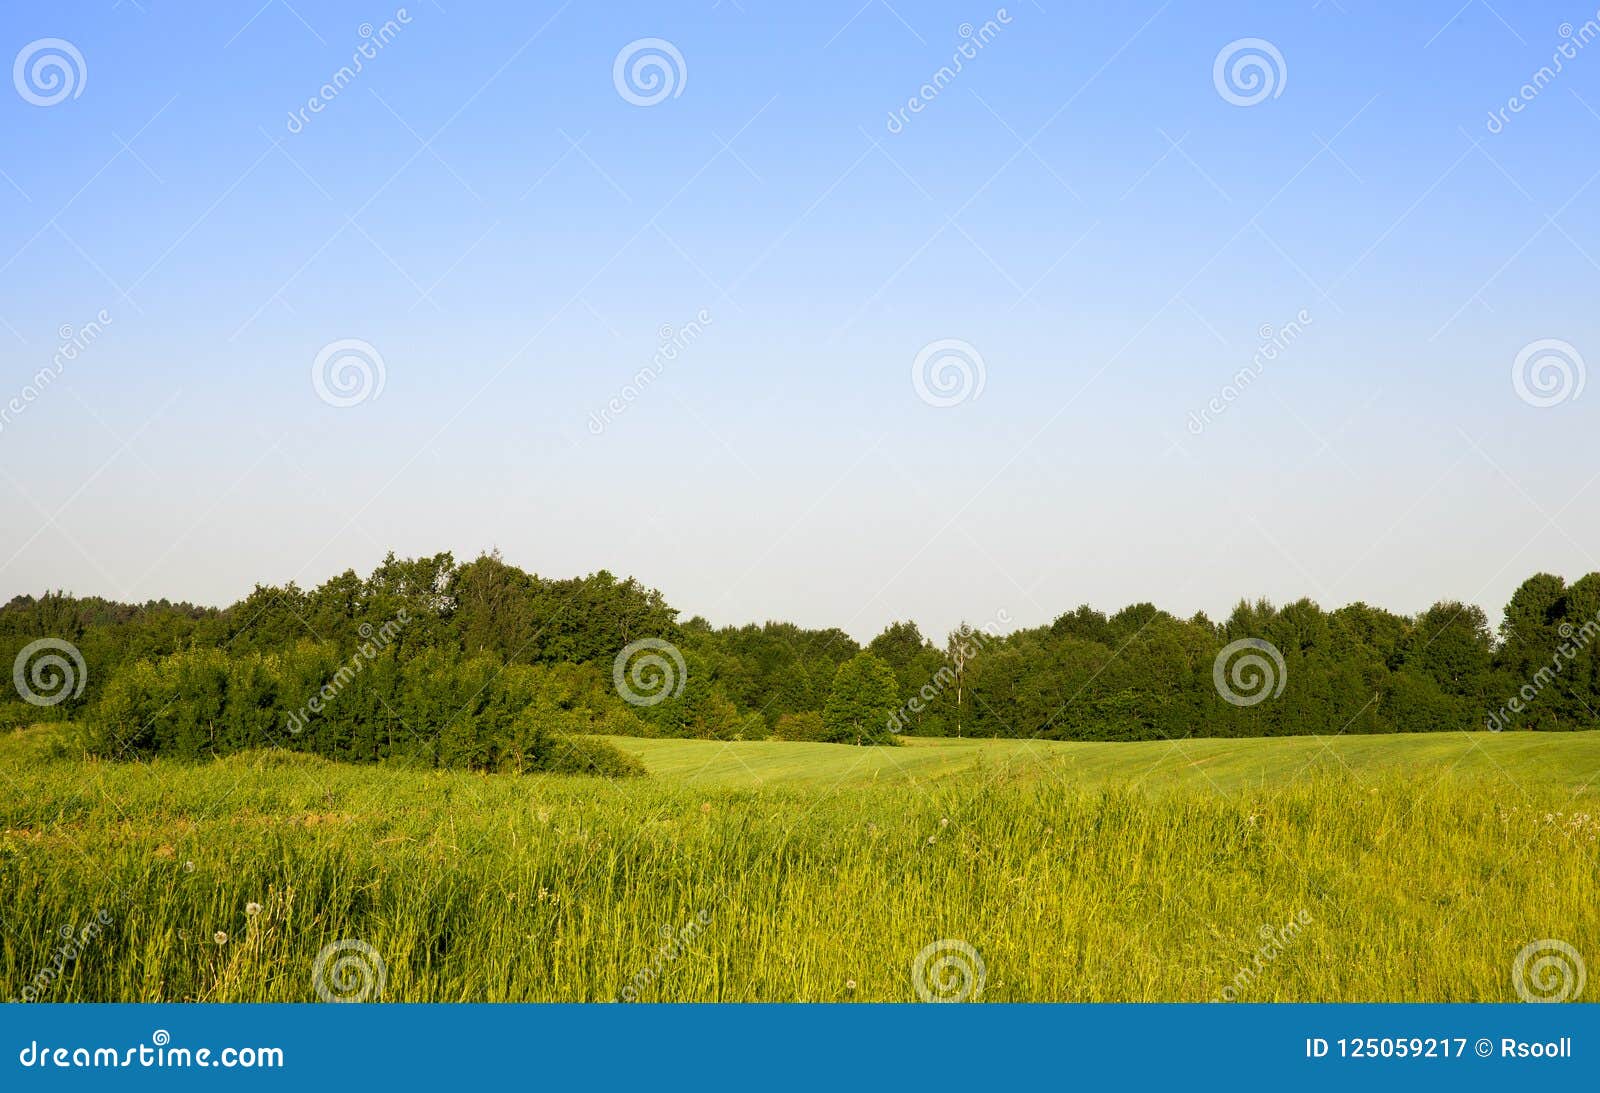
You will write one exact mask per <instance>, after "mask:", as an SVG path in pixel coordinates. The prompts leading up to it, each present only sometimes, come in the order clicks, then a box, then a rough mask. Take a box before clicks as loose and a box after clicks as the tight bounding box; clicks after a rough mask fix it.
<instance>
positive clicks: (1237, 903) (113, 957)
mask: <svg viewBox="0 0 1600 1093" xmlns="http://www.w3.org/2000/svg"><path fill="white" fill-rule="evenodd" d="M51 741H52V736H51V733H50V732H49V730H47V729H43V728H39V729H32V730H27V731H25V732H21V733H14V734H11V735H10V736H8V737H5V738H0V777H3V783H0V784H3V785H4V787H5V790H6V794H5V798H4V803H3V806H0V828H3V833H0V927H3V930H0V938H3V940H0V945H3V948H0V984H3V996H4V997H6V998H10V997H17V996H24V997H32V998H37V999H38V1000H44V1001H82V1000H129V1001H156V1000H209V1001H314V1000H316V999H317V998H318V997H319V991H318V989H317V988H318V977H317V974H316V965H317V958H318V954H319V953H321V952H323V951H324V949H325V947H327V946H329V945H330V944H332V943H336V942H340V941H346V942H360V943H362V944H363V945H365V946H370V950H366V949H361V950H357V949H355V948H353V947H351V948H347V949H346V950H344V951H341V952H340V953H339V954H338V956H339V957H343V958H345V959H347V960H350V961H356V960H359V961H361V962H363V963H364V965H365V967H366V968H368V969H375V968H376V966H377V962H378V961H379V960H381V962H382V965H383V975H382V979H383V990H382V993H381V998H382V999H383V1000H387V1001H424V1000H426V1001H464V1000H484V1001H501V1000H564V1001H576V1000H588V1001H610V1000H616V999H619V998H623V999H627V1000H633V999H637V1000H640V1001H714V1000H735V1001H745V1000H761V1001H784V1000H814V1001H848V1000H865V1001H881V1000H890V1001H914V1000H916V999H917V998H919V997H920V996H921V995H922V994H925V993H926V994H931V995H933V996H939V995H941V994H960V993H962V990H961V988H962V987H963V985H966V986H972V987H976V979H977V974H976V973H977V971H978V968H977V961H979V960H981V962H982V966H983V968H982V973H983V974H982V989H981V991H978V990H974V991H972V992H971V993H972V996H973V997H976V998H981V999H982V1000H985V1001H1036V1000H1062V1001H1113V1000H1114V1001H1148V1000H1195V1001H1204V1000H1208V999H1212V998H1218V997H1222V998H1227V999H1230V1000H1231V999H1234V998H1237V999H1239V1000H1243V1001H1291V1000H1292V1001H1313V1000H1337V1001H1378V1000H1407V1001H1468V1000H1482V1001H1497V1000H1514V999H1515V998H1516V997H1517V991H1516V989H1515V987H1514V985H1513V971H1512V969H1513V963H1514V961H1515V959H1516V957H1517V955H1518V953H1519V951H1521V950H1522V949H1523V948H1524V946H1526V945H1528V944H1529V943H1530V942H1533V941H1538V940H1542V939H1555V940H1560V941H1563V942H1565V943H1566V944H1567V945H1570V946H1571V947H1572V949H1574V950H1575V951H1576V952H1577V953H1579V954H1583V955H1586V956H1587V958H1588V961H1589V963H1590V964H1594V963H1595V962H1596V961H1597V960H1600V898H1597V897H1600V880H1597V878H1600V733H1593V732H1590V733H1569V734H1555V733H1552V734H1538V735H1535V734H1525V733H1524V734H1503V735H1491V734H1484V733H1478V734H1470V735H1468V734H1430V735H1426V736H1421V735H1418V736H1363V737H1350V738H1338V739H1320V738H1312V737H1300V738H1290V739H1271V740H1261V739H1256V740H1187V741H1180V742H1177V743H1167V742H1159V743H1147V744H1090V743H1026V742H1015V741H996V740H984V741H937V742H931V741H918V742H913V743H912V744H910V745H909V746H906V747H902V748H866V749H857V748H851V747H845V746H839V745H826V744H796V743H780V742H747V743H732V744H724V743H717V742H708V741H688V740H646V739H631V738H630V739H620V738H619V739H617V741H616V742H617V743H618V744H620V745H621V746H622V747H624V748H626V749H627V750H629V751H632V752H634V753H635V754H637V755H639V756H640V757H641V758H642V759H643V760H644V762H645V764H646V766H647V767H648V768H649V770H650V777H648V778H644V779H633V780H627V781H621V782H607V781H603V780H598V779H586V778H574V777H530V776H525V777H522V778H518V777H515V776H510V775H480V774H471V773H464V772H435V771H416V770H408V769H400V768H385V767H356V766H344V765H339V764H334V763H329V762H327V761H324V760H320V759H315V758H311V757H307V756H301V755H293V754H287V753H262V752H257V753H251V754H245V755H237V756H233V757H230V758H226V759H221V760H217V761H215V762H212V763H208V764H201V765H185V764H178V763H171V762H161V761H158V762H153V763H146V764H118V763H108V762H86V761H84V760H81V759H76V758H65V757H60V756H59V755H58V754H57V749H55V748H53V747H52V745H51ZM68 938H70V939H71V940H70V941H64V939H68ZM940 941H946V942H952V943H953V942H960V943H964V944H965V945H966V946H970V952H971V953H975V954H976V956H975V957H974V956H971V955H968V950H963V949H959V948H957V947H954V946H950V947H947V948H946V949H944V950H941V951H940V952H941V954H942V956H943V957H944V958H945V959H946V960H947V964H946V965H940V964H939V963H938V961H937V959H936V960H935V962H934V963H933V964H932V965H931V970H926V969H925V971H924V974H923V975H922V978H921V985H922V987H923V988H924V989H923V990H921V991H919V983H918V981H917V977H916V974H915V973H914V970H913V964H914V962H915V960H916V958H917V956H918V954H919V953H921V952H923V951H924V950H925V949H926V948H927V947H928V946H930V945H931V944H933V943H936V942H940ZM64 946H65V947H67V948H69V949H72V950H74V951H73V952H72V953H71V954H70V958H69V956H68V954H64V953H63V952H62V950H63V947H64ZM368 952H370V953H371V954H374V955H367V954H368ZM337 967H338V965H337V963H336V962H333V961H330V962H328V963H325V965H324V967H323V975H322V978H321V980H320V984H321V986H322V987H323V988H324V990H325V992H326V993H327V994H328V995H331V996H343V995H346V994H352V993H354V994H359V993H360V992H359V990H357V988H358V987H359V986H360V985H361V982H362V981H361V980H360V979H359V977H352V978H351V979H349V980H342V979H341V978H340V976H339V975H338V974H336V973H335V971H334V969H336V968H337ZM941 967H942V968H943V972H944V973H946V975H947V977H946V978H943V979H941V972H940V969H941ZM354 968H355V965H354V964H353V963H352V964H351V965H350V966H349V967H348V968H347V969H346V970H347V971H348V970H353V969H354ZM962 969H965V970H967V971H970V972H971V973H973V974H972V975H971V976H970V977H968V978H967V979H965V980H963V979H962V977H961V975H959V974H957V973H958V972H959V971H961V970H962ZM24 992H27V993H26V994H25V993H24ZM1594 996H1595V992H1594V991H1593V990H1589V991H1586V992H1585V996H1584V997H1585V1000H1592V999H1593V998H1594Z"/></svg>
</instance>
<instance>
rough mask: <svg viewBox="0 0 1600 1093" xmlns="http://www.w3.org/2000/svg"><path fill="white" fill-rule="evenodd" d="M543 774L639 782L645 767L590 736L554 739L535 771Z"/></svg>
mask: <svg viewBox="0 0 1600 1093" xmlns="http://www.w3.org/2000/svg"><path fill="white" fill-rule="evenodd" d="M534 769H535V770H538V771H540V772H542V773H545V774H598V775H601V776H602V777H605V778H640V777H643V776H644V774H645V773H646V772H645V768H644V764H643V763H641V762H640V761H639V760H638V758H637V757H635V756H632V755H629V754H628V753H627V752H625V751H623V750H622V749H621V748H619V747H617V746H616V745H615V744H613V743H611V742H610V741H609V740H598V739H596V738H595V737H592V736H553V737H551V738H550V747H549V749H548V750H547V751H546V753H545V755H543V756H542V757H540V760H539V762H538V763H537V765H536V766H535V767H534Z"/></svg>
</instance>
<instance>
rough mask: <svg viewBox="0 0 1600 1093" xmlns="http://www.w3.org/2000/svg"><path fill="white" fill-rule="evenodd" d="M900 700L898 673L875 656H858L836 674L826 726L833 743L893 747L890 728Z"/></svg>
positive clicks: (824, 713)
mask: <svg viewBox="0 0 1600 1093" xmlns="http://www.w3.org/2000/svg"><path fill="white" fill-rule="evenodd" d="M899 696H900V685H899V683H898V682H897V681H896V680H895V677H894V669H892V668H890V667H889V666H888V665H887V664H885V663H884V662H883V661H882V659H880V658H879V657H876V656H874V655H873V654H871V653H857V654H856V655H855V656H853V657H851V658H850V659H849V660H847V661H845V662H844V663H843V664H841V665H839V670H838V671H837V672H835V673H834V675H833V688H832V690H830V691H829V692H828V702H827V705H825V706H824V707H823V708H822V722H823V724H824V725H825V726H826V727H827V730H828V735H829V737H830V738H832V739H836V740H841V741H848V742H850V743H854V744H893V743H894V742H895V738H894V734H893V733H892V732H891V731H890V729H889V726H890V724H891V722H892V721H893V719H894V715H895V713H896V712H897V711H898V710H899V708H900V701H899Z"/></svg>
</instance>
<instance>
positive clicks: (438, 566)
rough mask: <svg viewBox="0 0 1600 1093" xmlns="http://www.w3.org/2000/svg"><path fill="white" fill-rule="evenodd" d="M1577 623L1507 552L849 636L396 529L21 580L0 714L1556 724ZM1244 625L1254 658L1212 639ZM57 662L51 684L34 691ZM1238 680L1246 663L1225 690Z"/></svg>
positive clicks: (763, 731)
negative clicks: (403, 534)
mask: <svg viewBox="0 0 1600 1093" xmlns="http://www.w3.org/2000/svg"><path fill="white" fill-rule="evenodd" d="M1002 617H1004V615H1003V614H1002ZM1596 636H1600V574H1589V575H1587V576H1585V577H1583V578H1582V579H1580V580H1577V581H1575V582H1574V583H1572V584H1570V585H1569V584H1567V583H1566V581H1564V580H1563V579H1562V578H1561V577H1557V576H1553V575H1550V574H1537V575H1535V576H1532V577H1530V578H1528V579H1527V580H1526V581H1524V582H1523V583H1522V584H1521V586H1520V587H1518V589H1517V590H1516V592H1515V593H1514V594H1513V596H1512V597H1511V600H1510V602H1509V603H1508V604H1507V606H1506V610H1505V613H1504V618H1503V620H1502V621H1501V623H1500V625H1499V626H1498V627H1497V628H1495V629H1491V627H1490V625H1489V623H1488V621H1487V619H1486V617H1485V615H1484V612H1483V611H1482V610H1481V609H1479V608H1478V607H1475V606H1471V605H1467V604H1463V603H1459V602H1442V603H1438V604H1435V605H1434V606H1433V607H1430V608H1429V609H1427V610H1426V611H1424V612H1422V613H1421V614H1419V615H1416V616H1406V615H1399V614H1395V613H1392V612H1390V611H1386V610H1383V609H1382V608H1377V607H1372V606H1369V605H1367V604H1364V603H1356V604H1350V605H1348V606H1344V607H1340V608H1337V609H1336V610H1324V609H1323V608H1322V607H1320V606H1318V605H1317V604H1315V603H1313V602H1311V601H1310V600H1306V599H1302V600H1298V601H1296V602H1294V603H1289V604H1285V605H1282V606H1273V605H1272V604H1269V603H1266V602H1244V601H1242V602H1240V603H1239V604H1238V606H1237V607H1236V608H1235V609H1234V610H1233V612H1232V614H1230V615H1229V616H1228V618H1227V619H1226V620H1224V621H1221V622H1213V621H1212V620H1210V619H1208V618H1207V617H1205V616H1204V615H1203V614H1202V615H1195V616H1194V617H1192V618H1187V619H1185V618H1179V617H1175V616H1173V615H1171V614H1168V613H1166V612H1164V611H1161V610H1160V609H1158V608H1156V607H1155V606H1153V605H1152V604H1148V603H1139V604H1133V605H1131V606H1128V607H1125V608H1123V609H1121V610H1119V611H1116V612H1114V613H1112V614H1106V613H1103V612H1101V611H1098V610H1095V609H1093V608H1091V607H1089V606H1087V605H1085V606H1080V607H1078V608H1076V609H1075V610H1072V611H1068V612H1066V613H1064V614H1062V615H1060V616H1059V617H1058V618H1056V619H1055V620H1054V621H1052V622H1050V623H1049V624H1047V625H1041V626H1035V627H1029V628H1022V629H1016V630H1013V631H1012V632H1010V633H1001V632H1000V631H999V628H998V627H996V626H995V625H994V624H992V623H991V624H988V625H985V626H984V627H981V628H980V627H971V626H963V627H962V628H960V629H958V630H957V631H955V632H954V633H951V634H949V635H945V636H944V637H943V638H942V639H941V640H937V641H936V640H932V639H931V638H930V637H929V636H927V635H924V634H923V633H921V631H920V630H919V629H918V627H917V626H916V625H915V624H914V623H912V622H897V623H894V624H892V625H890V626H888V627H887V628H885V629H884V631H883V632H882V633H880V634H879V635H877V636H876V637H875V638H873V639H872V640H871V641H870V642H868V643H867V644H866V645H865V646H864V647H863V646H861V645H860V644H858V643H857V642H856V641H854V640H852V639H851V638H850V637H849V636H848V635H847V634H845V633H844V632H843V631H841V630H838V629H825V630H816V629H806V628H803V627H800V626H797V625H795V624H793V623H788V622H776V621H769V622H765V623H761V624H749V625H744V626H725V627H720V628H719V627H714V626H712V625H711V624H710V623H708V622H707V621H706V620H705V619H703V618H700V617H690V618H688V619H680V618H679V612H678V611H677V610H675V609H674V608H673V607H671V606H670V605H668V604H667V603H666V601H665V600H664V598H663V597H662V595H661V594H660V593H659V592H657V591H655V590H653V589H650V588H647V587H645V586H643V585H641V584H640V583H639V582H637V581H635V580H632V579H618V578H617V577H615V576H614V575H612V574H611V573H609V572H606V571H603V570H602V571H600V572H597V573H594V574H592V575H589V576H586V577H578V578H560V579H551V578H545V577H540V576H537V575H535V574H532V573H528V572H526V571H524V570H522V569H519V568H517V567H516V566H513V565H510V564H508V563H507V562H505V561H504V560H503V559H502V558H501V557H500V556H499V555H498V554H485V555H482V556H480V557H478V558H476V559H474V560H472V561H470V562H466V563H458V562H457V561H456V560H455V559H454V557H453V556H452V555H451V554H449V553H441V554H437V555H433V556H431V557H421V558H409V559H403V558H397V557H395V556H394V555H393V554H391V555H390V556H389V557H387V558H386V559H385V560H384V562H383V563H382V564H381V565H379V566H378V567H377V569H375V570H374V571H373V572H372V574H371V575H370V576H368V577H366V578H362V577H360V576H359V575H357V574H356V573H355V572H354V571H347V572H345V573H343V574H341V575H339V576H337V577H334V578H333V579H331V580H329V581H327V582H326V583H324V584H322V585H319V586H317V587H315V588H301V587H298V586H297V585H295V584H292V583H291V584H288V585H284V586H281V587H269V586H257V587H256V588H255V590H254V591H252V592H251V593H250V594H249V595H248V596H246V597H245V598H244V599H242V600H240V601H239V602H238V603H235V604H233V605H231V606H228V607H225V608H220V609H218V608H210V607H198V606H195V605H192V604H188V603H170V602H167V601H164V600H163V601H158V602H151V603H145V604H139V605H135V604H123V603H115V602H111V601H107V600H103V599H98V598H92V597H76V596H72V595H68V594H65V593H49V594H46V595H42V596H38V597H34V596H19V597H17V598H15V599H13V600H12V601H11V602H10V603H8V604H6V605H5V606H4V607H3V608H0V655H3V656H4V657H5V658H6V659H7V660H10V661H12V662H13V663H14V672H13V675H14V682H15V683H16V685H17V686H16V689H15V690H14V692H13V695H14V696H15V697H14V696H13V695H8V696H7V697H8V698H10V699H11V701H9V702H8V703H6V704H4V705H0V728H9V727H16V726H21V725H29V724H33V723H36V722H40V721H67V722H71V723H72V727H73V729H74V731H75V732H76V733H77V734H78V735H77V736H76V737H75V738H74V739H76V740H77V742H78V744H79V745H81V749H82V751H84V752H86V753H89V754H97V755H102V756H107V757H117V758H141V757H150V756H158V755H159V756H172V757H178V758H200V757H205V756H211V755H220V754H226V753H231V752H237V751H243V750H246V749H252V748H263V747H282V748H288V749H293V750H300V751H309V752H314V753H316V754H320V755H323V756H326V757H329V758H334V759H340V760H346V761H353V762H404V763H410V764H420V765H423V766H439V767H464V768H469V769H479V770H506V771H526V770H578V771H595V772H601V773H612V774H630V773H638V770H637V769H636V767H637V765H636V764H634V763H632V762H631V761H630V760H629V759H628V758H627V757H626V756H624V755H622V754H621V753H620V752H618V751H617V750H616V749H614V748H611V747H609V746H608V745H607V744H606V743H605V742H604V741H602V740H599V739H596V737H597V736H601V735H610V736H659V737H697V738H705V739H718V740H735V739H741V740H750V739H761V738H769V737H771V738H779V739H788V740H810V741H821V742H835V743H841V744H863V745H865V744H889V745H892V744H895V743H897V742H898V740H899V738H900V737H902V736H905V735H911V736H969V737H971V736H981V737H1014V738H1040V739H1051V740H1154V739H1172V738H1180V737H1191V736H1213V737H1260V736H1290V735H1302V734H1311V733H1324V734H1332V733H1390V732H1413V733H1415V732H1439V731H1452V730H1462V729H1476V728H1487V729H1491V730H1495V731H1499V730H1574V729H1584V728H1595V727H1600V714H1597V713H1596V711H1597V710H1600V664H1597V662H1596V649H1595V645H1594V642H1593V639H1594V638H1595V637H1596ZM48 643H55V644H60V643H69V644H70V646H71V647H72V649H73V651H74V652H75V653H76V654H78V656H79V657H81V667H79V666H78V665H75V664H73V663H72V662H71V660H70V659H66V660H61V659H58V660H57V661H56V662H55V663H54V664H53V665H52V664H50V663H45V662H43V661H39V662H33V661H30V656H32V653H31V650H32V649H34V648H37V647H39V646H41V645H48ZM1241 646H1243V647H1244V649H1245V652H1246V654H1247V656H1250V655H1255V659H1256V663H1255V665H1254V669H1253V670H1255V671H1256V673H1257V674H1258V675H1259V674H1261V673H1262V672H1264V673H1265V675H1266V679H1265V680H1264V681H1263V680H1261V679H1251V678H1250V673H1251V671H1252V668H1251V666H1249V665H1246V666H1244V667H1238V668H1226V666H1225V665H1224V663H1223V658H1224V657H1226V656H1227V655H1228V654H1229V652H1230V651H1231V650H1236V649H1238V648H1239V647H1241ZM1259 650H1269V651H1270V654H1271V655H1270V656H1268V655H1267V653H1259V655H1257V654H1258V651H1259ZM45 651H46V653H48V652H49V649H48V648H46V650H45ZM1225 668H1226V670H1225ZM63 670H64V671H65V672H66V673H67V675H68V677H69V678H68V680H67V683H68V686H65V687H59V686H58V689H57V691H56V692H55V693H53V694H50V695H49V696H48V697H40V696H39V692H40V691H41V690H43V689H47V688H48V687H49V685H50V684H51V683H52V682H55V683H58V684H59V682H60V681H59V679H52V678H51V675H52V672H54V673H55V674H56V675H57V676H59V675H60V673H61V672H62V671H63ZM1230 673H1232V674H1230ZM1239 673H1242V675H1241V674H1239ZM1240 683H1244V684H1251V685H1254V686H1256V687H1257V690H1256V691H1255V692H1254V693H1252V694H1249V695H1248V696H1246V697H1240V696H1239V695H1236V694H1233V693H1232V688H1233V686H1234V685H1236V684H1240ZM1263 684H1264V686H1265V688H1266V689H1264V690H1263V689H1260V688H1261V686H1262V685H1263Z"/></svg>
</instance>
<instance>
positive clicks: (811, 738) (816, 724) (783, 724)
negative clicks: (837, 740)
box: [772, 710, 832, 744]
mask: <svg viewBox="0 0 1600 1093" xmlns="http://www.w3.org/2000/svg"><path fill="white" fill-rule="evenodd" d="M772 738H773V739H774V740H801V741H808V742H810V743H814V744H821V743H829V742H831V741H832V738H831V737H830V736H829V735H828V727H827V726H826V725H824V724H823V723H822V715H821V714H819V713H816V712H815V711H812V710H807V711H805V712H804V713H786V714H784V715H783V716H782V717H780V718H778V723H777V724H776V725H774V726H773V727H772Z"/></svg>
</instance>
